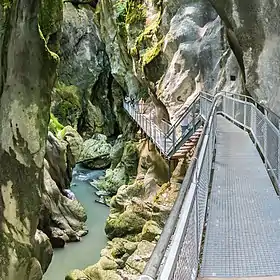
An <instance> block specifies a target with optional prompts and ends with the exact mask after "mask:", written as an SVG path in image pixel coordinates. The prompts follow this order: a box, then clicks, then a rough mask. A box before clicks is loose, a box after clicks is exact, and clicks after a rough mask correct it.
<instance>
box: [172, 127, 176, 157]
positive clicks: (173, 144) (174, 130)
mask: <svg viewBox="0 0 280 280" xmlns="http://www.w3.org/2000/svg"><path fill="white" fill-rule="evenodd" d="M175 142H176V129H175V127H174V128H173V133H172V148H173V153H174V152H175Z"/></svg>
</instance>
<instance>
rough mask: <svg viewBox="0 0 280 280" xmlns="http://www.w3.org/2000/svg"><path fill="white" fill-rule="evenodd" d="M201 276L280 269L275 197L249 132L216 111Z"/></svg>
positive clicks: (268, 273)
mask: <svg viewBox="0 0 280 280" xmlns="http://www.w3.org/2000/svg"><path fill="white" fill-rule="evenodd" d="M216 151H217V152H216V159H215V168H214V176H213V183H212V190H211V194H210V199H209V214H208V220H207V226H206V238H205V244H204V250H203V258H202V266H201V270H200V277H260V276H273V275H280V201H279V198H278V197H277V194H276V192H275V189H274V187H273V185H272V183H271V180H270V178H269V176H268V173H267V171H266V169H265V165H264V163H263V161H262V160H261V158H260V156H259V153H258V151H257V149H256V148H255V146H254V144H253V143H252V141H251V139H250V138H249V135H248V133H247V132H245V131H244V130H241V129H240V128H238V127H237V126H236V125H234V124H233V123H231V122H230V121H228V120H226V119H225V118H224V117H221V116H219V117H218V120H217V136H216Z"/></svg>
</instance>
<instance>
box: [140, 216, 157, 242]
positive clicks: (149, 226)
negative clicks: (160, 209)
mask: <svg viewBox="0 0 280 280" xmlns="http://www.w3.org/2000/svg"><path fill="white" fill-rule="evenodd" d="M160 234H161V229H160V227H159V225H158V224H157V223H156V222H155V221H147V222H146V224H145V225H144V227H143V229H142V240H147V241H154V240H155V239H156V237H158V236H159V235H160Z"/></svg>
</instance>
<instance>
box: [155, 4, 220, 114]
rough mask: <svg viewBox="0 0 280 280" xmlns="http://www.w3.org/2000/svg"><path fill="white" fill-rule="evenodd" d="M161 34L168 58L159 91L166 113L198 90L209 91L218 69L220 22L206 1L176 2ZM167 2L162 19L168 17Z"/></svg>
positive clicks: (179, 105) (175, 108) (172, 112)
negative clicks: (164, 33)
mask: <svg viewBox="0 0 280 280" xmlns="http://www.w3.org/2000/svg"><path fill="white" fill-rule="evenodd" d="M179 3H180V4H179V5H178V6H177V7H176V5H175V4H172V5H173V7H172V10H173V11H172V12H175V14H174V16H173V17H172V19H171V21H170V25H169V26H165V28H166V29H168V28H169V30H168V32H167V34H166V35H165V37H164V44H163V56H165V57H166V58H167V60H168V66H167V69H166V72H165V73H164V75H163V79H162V81H161V83H160V85H159V93H160V96H161V98H162V100H163V102H164V104H165V105H166V106H167V107H168V109H169V112H170V115H172V116H174V117H175V118H177V116H176V114H175V112H176V111H177V110H178V108H180V107H181V106H182V105H183V104H184V103H185V102H186V101H187V99H188V98H189V97H191V96H192V95H195V94H197V93H198V92H199V91H200V90H201V89H203V90H207V91H209V90H212V89H213V87H214V86H215V84H216V83H217V77H218V73H219V71H220V67H219V64H218V62H219V60H220V58H221V56H222V53H223V50H222V47H221V34H222V25H221V23H220V19H219V18H218V16H217V14H216V13H215V11H214V9H213V8H212V7H211V4H210V3H209V2H208V1H195V2H193V1H184V2H183V1H179ZM169 8H170V7H169V4H167V7H166V8H165V13H164V15H163V21H164V22H165V21H167V20H168V18H170V16H171V15H170V12H171V11H170V10H169Z"/></svg>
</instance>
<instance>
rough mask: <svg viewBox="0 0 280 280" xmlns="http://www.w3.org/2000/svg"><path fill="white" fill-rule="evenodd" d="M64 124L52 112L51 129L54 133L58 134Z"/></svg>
mask: <svg viewBox="0 0 280 280" xmlns="http://www.w3.org/2000/svg"><path fill="white" fill-rule="evenodd" d="M63 128H64V126H63V125H62V124H61V123H60V122H59V121H58V119H57V118H56V117H55V116H54V115H53V114H52V113H51V118H50V123H49V131H51V132H52V133H53V134H54V135H57V134H58V132H60V131H61V130H62V129H63Z"/></svg>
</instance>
